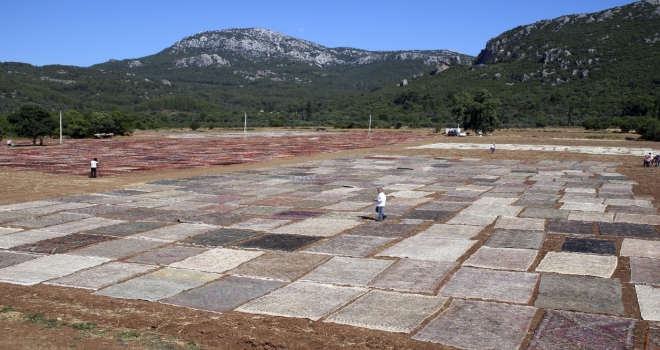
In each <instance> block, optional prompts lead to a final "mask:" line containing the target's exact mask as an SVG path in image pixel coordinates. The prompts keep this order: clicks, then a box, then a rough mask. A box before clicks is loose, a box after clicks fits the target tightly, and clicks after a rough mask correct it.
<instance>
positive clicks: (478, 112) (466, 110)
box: [452, 89, 501, 133]
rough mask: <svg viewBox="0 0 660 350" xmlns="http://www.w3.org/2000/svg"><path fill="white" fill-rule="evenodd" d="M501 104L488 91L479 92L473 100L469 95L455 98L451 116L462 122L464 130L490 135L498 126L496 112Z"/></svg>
mask: <svg viewBox="0 0 660 350" xmlns="http://www.w3.org/2000/svg"><path fill="white" fill-rule="evenodd" d="M500 105H501V103H500V101H499V100H497V99H494V98H493V96H492V95H491V94H490V92H488V90H486V89H483V90H479V91H478V92H477V94H476V95H474V97H473V98H471V96H470V95H469V94H467V93H466V94H462V95H459V96H456V98H455V99H454V101H453V105H452V114H453V115H454V116H455V117H457V118H458V119H459V120H462V121H463V127H464V128H465V129H472V130H474V131H476V132H482V133H490V132H493V131H494V130H495V129H497V128H498V127H499V126H500V121H499V119H497V110H498V108H499V107H500Z"/></svg>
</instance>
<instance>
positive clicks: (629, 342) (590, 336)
mask: <svg viewBox="0 0 660 350" xmlns="http://www.w3.org/2000/svg"><path fill="white" fill-rule="evenodd" d="M636 324H637V321H635V320H632V319H628V318H620V317H611V316H602V315H594V314H586V313H581V312H568V311H559V310H548V311H546V313H545V315H544V316H543V320H541V324H539V326H538V327H537V329H536V332H534V337H533V338H532V340H531V342H530V344H529V347H528V349H529V350H536V349H539V350H540V349H585V350H586V349H593V350H600V349H621V350H632V349H633V345H634V344H633V338H634V335H635V325H636Z"/></svg>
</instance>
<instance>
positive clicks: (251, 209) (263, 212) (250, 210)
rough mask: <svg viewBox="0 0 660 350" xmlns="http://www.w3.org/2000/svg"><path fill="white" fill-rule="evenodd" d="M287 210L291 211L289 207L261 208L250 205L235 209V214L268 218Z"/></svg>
mask: <svg viewBox="0 0 660 350" xmlns="http://www.w3.org/2000/svg"><path fill="white" fill-rule="evenodd" d="M289 209H291V207H283V206H275V207H271V206H261V205H259V206H257V205H250V206H247V207H243V208H238V209H236V213H238V214H243V215H259V216H269V215H273V214H276V213H280V212H283V211H287V210H289Z"/></svg>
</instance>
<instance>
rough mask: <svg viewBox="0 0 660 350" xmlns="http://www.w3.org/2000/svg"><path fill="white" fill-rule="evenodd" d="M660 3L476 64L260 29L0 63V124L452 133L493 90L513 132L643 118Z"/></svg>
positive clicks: (555, 29) (515, 40) (659, 34)
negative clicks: (136, 51)
mask: <svg viewBox="0 0 660 350" xmlns="http://www.w3.org/2000/svg"><path fill="white" fill-rule="evenodd" d="M659 28H660V0H645V1H639V2H635V3H632V4H630V5H627V6H622V7H616V8H612V9H608V10H605V11H601V12H598V13H590V14H576V15H570V16H563V17H560V18H556V19H549V20H544V21H540V22H537V23H532V24H528V25H523V26H519V27H517V28H514V29H511V30H509V31H507V32H504V33H502V34H501V35H499V36H497V37H495V38H493V39H491V40H489V41H488V43H486V45H485V48H484V50H483V51H482V52H481V53H480V54H479V56H478V57H476V58H475V57H471V56H468V55H463V54H460V53H457V52H453V51H449V50H434V51H395V52H374V51H366V50H360V49H355V48H327V47H324V46H322V45H318V44H315V43H312V42H309V41H305V40H300V39H296V38H292V37H289V36H286V35H283V34H280V33H277V32H274V31H270V30H266V29H259V28H249V29H227V30H221V31H210V32H202V33H197V34H195V35H191V36H189V37H186V38H183V39H182V40H180V41H178V42H177V43H174V44H173V45H172V46H170V47H168V48H166V49H164V50H162V51H161V52H159V53H156V54H154V55H151V56H147V57H142V58H137V59H127V60H111V61H109V62H106V63H102V64H98V65H94V66H92V67H88V68H83V67H70V66H57V65H54V66H44V67H35V66H31V65H28V64H22V63H2V64H0V114H3V113H8V112H10V111H12V110H15V109H16V108H17V107H18V106H20V105H21V104H23V103H27V102H34V103H38V104H41V105H43V106H45V107H47V108H50V109H52V110H60V109H62V110H67V109H71V108H76V109H85V110H88V111H90V110H91V111H109V110H113V109H119V110H122V111H124V112H127V113H132V114H134V115H136V116H137V117H139V118H141V124H140V126H141V127H158V126H162V125H182V124H183V125H187V123H190V122H191V121H195V122H199V123H201V125H203V126H218V127H223V126H239V125H242V124H241V123H242V116H243V113H244V112H246V113H249V114H250V115H253V116H258V117H257V118H253V121H254V123H256V124H257V125H272V126H280V125H303V126H304V125H309V126H314V125H320V124H325V125H328V124H329V125H335V126H344V127H352V126H356V127H359V126H365V125H366V123H367V120H368V119H369V115H372V116H373V118H374V125H375V126H383V127H384V126H397V125H408V126H413V127H415V126H426V127H428V126H434V125H437V124H438V123H440V124H445V125H453V124H454V123H455V121H454V120H453V118H452V116H451V114H450V105H451V100H452V96H454V95H456V94H460V93H462V92H468V93H475V92H476V91H478V90H480V89H488V90H489V91H490V92H491V93H492V94H493V95H494V97H496V98H498V99H500V100H501V102H502V107H501V110H500V113H499V114H500V120H502V121H503V123H504V125H505V126H522V127H525V126H534V125H546V124H550V125H576V124H578V123H580V122H581V121H582V120H584V119H587V118H591V117H601V116H604V117H615V116H644V115H648V114H650V113H651V112H652V110H654V108H656V109H657V105H658V104H660V93H659V91H658V87H659V86H660V71H659V70H658V69H657V68H656V67H658V65H659V64H660V29H659Z"/></svg>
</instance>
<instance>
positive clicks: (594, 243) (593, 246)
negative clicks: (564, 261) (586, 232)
mask: <svg viewBox="0 0 660 350" xmlns="http://www.w3.org/2000/svg"><path fill="white" fill-rule="evenodd" d="M561 251H562V252H567V253H586V254H600V255H614V254H615V253H616V248H615V246H614V241H610V240H605V239H591V238H574V237H566V240H565V241H564V245H563V246H562V248H561Z"/></svg>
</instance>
